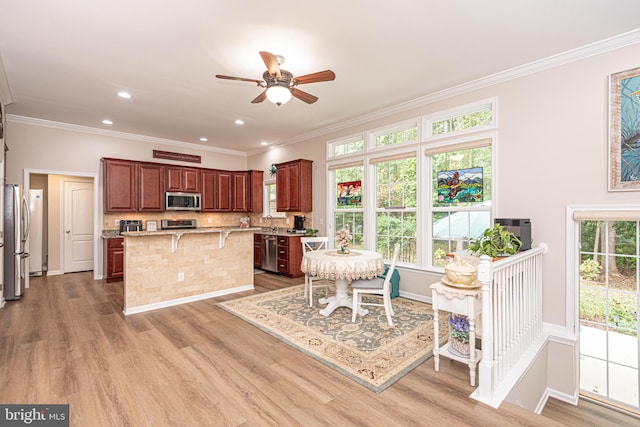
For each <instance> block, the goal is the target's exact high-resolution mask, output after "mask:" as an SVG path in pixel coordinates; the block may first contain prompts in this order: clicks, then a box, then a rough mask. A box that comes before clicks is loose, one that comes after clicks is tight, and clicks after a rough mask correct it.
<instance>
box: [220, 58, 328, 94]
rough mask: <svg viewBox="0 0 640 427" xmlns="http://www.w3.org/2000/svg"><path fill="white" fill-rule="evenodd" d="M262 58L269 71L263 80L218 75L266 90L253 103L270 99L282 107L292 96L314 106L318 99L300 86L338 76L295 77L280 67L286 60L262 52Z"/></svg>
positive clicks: (324, 74) (325, 72) (313, 75)
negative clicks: (253, 84)
mask: <svg viewBox="0 0 640 427" xmlns="http://www.w3.org/2000/svg"><path fill="white" fill-rule="evenodd" d="M260 56H261V57H262V60H263V61H264V63H265V65H266V66H267V71H265V72H264V73H263V74H262V78H263V80H254V79H246V78H244V77H233V76H223V75H221V74H216V77H217V78H219V79H226V80H240V81H243V82H254V83H256V84H257V85H258V87H263V88H265V90H264V91H263V92H262V93H261V94H260V95H258V96H257V97H256V98H255V99H254V100H253V101H251V103H253V104H257V103H259V102H262V101H264V100H265V99H268V100H269V101H271V102H273V103H274V104H276V105H278V106H279V105H282V104H286V103H287V102H289V100H290V99H291V96H295V97H296V98H298V99H299V100H301V101H304V102H306V103H307V104H313V103H314V102H316V101H317V100H318V97H316V96H313V95H311V94H309V93H307V92H303V91H301V90H300V89H298V88H296V86H298V85H302V84H307V83H318V82H326V81H330V80H334V79H335V78H336V75H335V73H334V72H333V71H331V70H325V71H319V72H317V73H311V74H305V75H304V76H298V77H294V75H293V74H291V73H290V72H289V71H286V70H281V69H280V65H281V64H282V63H283V62H284V58H283V57H282V56H279V55H274V54H273V53H269V52H260Z"/></svg>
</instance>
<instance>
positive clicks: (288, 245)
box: [278, 236, 304, 277]
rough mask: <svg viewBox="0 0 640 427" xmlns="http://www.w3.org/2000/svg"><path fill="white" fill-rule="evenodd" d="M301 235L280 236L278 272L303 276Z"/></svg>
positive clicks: (290, 275)
mask: <svg viewBox="0 0 640 427" xmlns="http://www.w3.org/2000/svg"><path fill="white" fill-rule="evenodd" d="M300 239H301V237H300V236H278V273H280V274H282V275H284V276H289V277H302V276H304V273H303V272H302V270H300V265H301V264H302V242H301V241H300Z"/></svg>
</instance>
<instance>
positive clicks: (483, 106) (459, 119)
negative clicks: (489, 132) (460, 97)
mask: <svg viewBox="0 0 640 427" xmlns="http://www.w3.org/2000/svg"><path fill="white" fill-rule="evenodd" d="M494 106H495V101H490V102H482V103H479V104H470V105H467V106H464V107H460V108H457V109H455V110H452V111H447V112H444V113H438V114H437V115H434V116H430V117H425V119H424V132H425V138H429V137H433V136H442V135H446V136H451V135H453V134H461V133H465V132H469V131H477V130H481V129H486V128H488V127H492V126H495V123H494Z"/></svg>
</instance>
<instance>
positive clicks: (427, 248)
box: [420, 132, 498, 272]
mask: <svg viewBox="0 0 640 427" xmlns="http://www.w3.org/2000/svg"><path fill="white" fill-rule="evenodd" d="M485 139H490V140H491V166H492V173H491V189H492V191H491V206H490V207H484V206H483V207H481V206H479V207H472V206H465V207H461V208H458V209H454V207H443V208H434V207H433V205H432V200H433V187H432V183H431V179H432V176H433V170H432V168H433V163H432V161H431V156H428V155H424V152H425V150H427V149H429V148H434V147H438V148H442V149H445V148H449V147H450V148H451V150H450V151H458V148H456V147H459V146H461V145H464V144H466V143H470V142H473V141H480V140H485ZM496 140H497V133H496V132H489V133H481V134H477V135H473V136H463V137H460V138H453V139H451V140H448V141H446V142H445V143H439V144H425V145H423V146H422V148H423V149H422V150H421V152H422V153H423V155H422V157H423V158H424V170H423V176H424V179H423V181H422V182H423V183H424V180H428V185H425V188H423V190H424V191H423V192H422V193H423V194H424V197H425V199H424V200H425V203H423V204H422V205H423V207H424V209H425V211H424V212H422V213H421V214H420V215H421V218H422V219H423V221H421V222H422V230H423V232H424V233H423V234H422V240H423V244H422V246H423V258H422V259H421V265H422V266H423V267H424V268H425V269H427V270H429V271H437V272H444V268H442V267H436V266H434V265H432V260H433V244H432V243H433V222H432V218H433V212H437V211H441V212H450V211H453V210H457V211H466V212H472V211H476V212H478V211H482V212H485V211H486V212H489V222H490V223H492V222H493V219H494V218H495V217H496V216H495V209H496V194H497V182H498V180H497V170H496V167H495V165H496V152H497V144H496Z"/></svg>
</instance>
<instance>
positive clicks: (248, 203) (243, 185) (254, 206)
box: [231, 171, 264, 213]
mask: <svg viewBox="0 0 640 427" xmlns="http://www.w3.org/2000/svg"><path fill="white" fill-rule="evenodd" d="M263 174H264V173H263V172H262V171H248V172H233V174H232V177H233V198H232V200H231V202H232V203H231V204H232V211H233V212H253V213H260V212H262V185H263V182H262V178H263Z"/></svg>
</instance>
